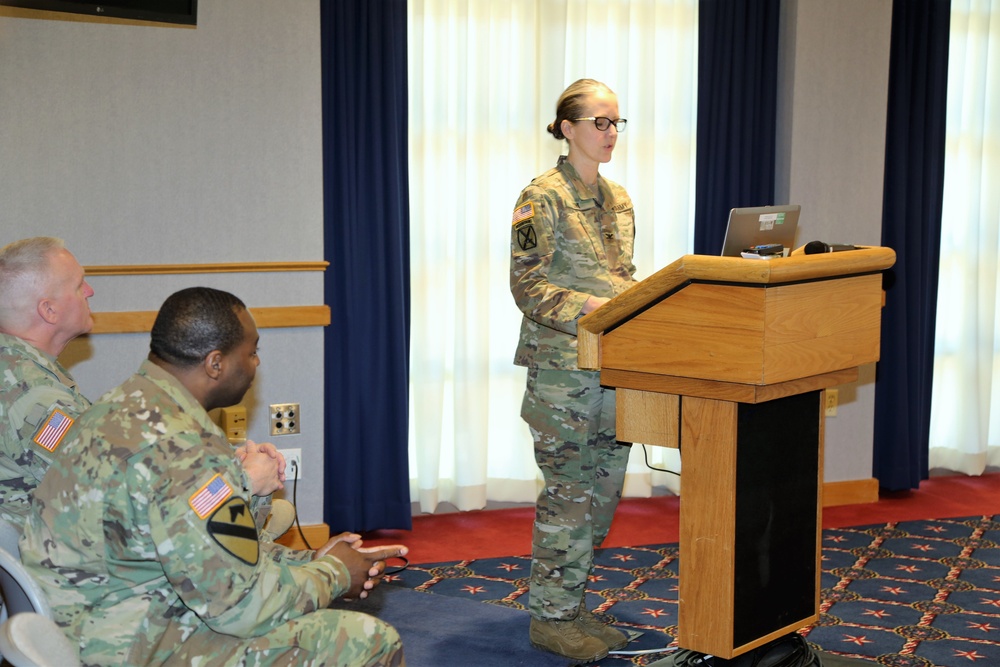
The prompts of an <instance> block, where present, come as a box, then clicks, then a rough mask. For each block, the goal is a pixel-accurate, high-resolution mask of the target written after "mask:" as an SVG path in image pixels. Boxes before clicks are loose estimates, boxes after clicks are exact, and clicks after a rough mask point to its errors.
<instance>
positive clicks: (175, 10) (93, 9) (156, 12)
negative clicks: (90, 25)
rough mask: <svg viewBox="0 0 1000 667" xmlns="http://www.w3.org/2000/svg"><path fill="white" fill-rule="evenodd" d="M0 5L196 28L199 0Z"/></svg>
mask: <svg viewBox="0 0 1000 667" xmlns="http://www.w3.org/2000/svg"><path fill="white" fill-rule="evenodd" d="M0 5H6V6H8V7H21V8H23V9H38V10H41V11H47V12H65V13H70V14H86V15H89V16H98V17H107V18H120V19H135V20H139V21H156V22H158V23H177V24H181V25H196V24H197V20H198V0H107V2H94V1H93V0H90V1H85V0H0Z"/></svg>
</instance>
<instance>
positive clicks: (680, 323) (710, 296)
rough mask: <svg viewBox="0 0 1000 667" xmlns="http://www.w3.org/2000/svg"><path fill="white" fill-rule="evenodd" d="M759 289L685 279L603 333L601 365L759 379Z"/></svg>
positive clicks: (761, 318) (761, 307) (761, 348)
mask: <svg viewBox="0 0 1000 667" xmlns="http://www.w3.org/2000/svg"><path fill="white" fill-rule="evenodd" d="M764 306H765V291H764V290H763V289H760V288H756V287H734V286H731V285H709V284H691V285H687V286H686V287H684V288H683V289H681V290H680V291H678V292H675V293H674V294H673V295H672V296H670V297H669V298H668V299H666V300H664V301H661V302H660V303H658V304H656V305H655V306H653V307H651V308H649V309H648V310H646V311H645V312H642V313H640V314H638V315H636V316H635V317H634V318H632V319H631V320H630V321H628V322H627V323H625V324H624V325H622V326H620V327H618V328H617V329H615V330H613V331H611V332H609V333H605V334H604V337H603V340H602V341H601V347H602V349H601V366H602V368H616V369H622V370H633V371H640V370H641V371H645V372H648V373H664V374H669V375H683V376H686V377H692V378H702V379H708V380H722V379H724V380H727V381H730V382H746V383H760V382H761V381H762V374H761V371H762V368H763V363H764V359H763V351H764V340H763V339H764V315H765V311H764Z"/></svg>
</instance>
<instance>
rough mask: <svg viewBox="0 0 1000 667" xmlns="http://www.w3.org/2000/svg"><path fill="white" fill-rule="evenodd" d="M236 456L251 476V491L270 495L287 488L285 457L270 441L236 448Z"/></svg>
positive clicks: (252, 442) (259, 494)
mask: <svg viewBox="0 0 1000 667" xmlns="http://www.w3.org/2000/svg"><path fill="white" fill-rule="evenodd" d="M236 458H237V459H239V460H240V463H242V464H243V470H244V471H245V472H246V473H247V477H249V478H250V493H252V494H253V495H255V496H269V495H271V494H272V493H274V492H275V491H279V490H281V489H283V488H285V485H284V481H285V457H284V456H282V455H281V452H279V451H278V450H277V449H275V447H274V445H272V444H271V443H269V442H262V443H259V444H258V443H256V442H254V441H253V440H247V444H245V445H240V446H239V447H237V448H236Z"/></svg>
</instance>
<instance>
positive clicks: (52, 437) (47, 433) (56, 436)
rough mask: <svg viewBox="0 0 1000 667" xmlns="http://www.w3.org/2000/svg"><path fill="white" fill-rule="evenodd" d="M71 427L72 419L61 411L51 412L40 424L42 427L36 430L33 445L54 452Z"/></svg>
mask: <svg viewBox="0 0 1000 667" xmlns="http://www.w3.org/2000/svg"><path fill="white" fill-rule="evenodd" d="M72 425H73V418H72V417H70V416H69V415H68V414H66V413H65V412H63V411H62V410H59V409H56V410H53V411H52V414H50V415H49V418H48V419H46V420H45V423H44V424H42V427H41V428H40V429H38V433H37V434H35V438H34V441H35V444H36V445H38V446H39V447H41V448H43V449H46V450H48V451H50V452H54V451H55V450H56V447H58V446H59V443H61V442H62V439H63V438H64V437H65V436H66V431H68V430H69V427H70V426H72Z"/></svg>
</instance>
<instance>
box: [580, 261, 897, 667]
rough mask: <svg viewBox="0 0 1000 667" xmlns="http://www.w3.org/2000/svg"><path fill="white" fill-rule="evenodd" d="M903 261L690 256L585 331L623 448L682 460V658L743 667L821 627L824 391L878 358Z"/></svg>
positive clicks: (584, 350)
mask: <svg viewBox="0 0 1000 667" xmlns="http://www.w3.org/2000/svg"><path fill="white" fill-rule="evenodd" d="M895 257H896V255H895V253H894V252H893V251H892V250H891V249H889V248H881V247H864V248H859V249H857V250H851V251H845V252H837V253H824V254H816V255H805V254H802V253H801V251H796V252H795V253H793V254H792V256H790V257H785V258H780V259H774V260H756V259H754V260H751V259H742V258H737V257H710V256H703V255H685V256H684V257H681V258H680V259H678V260H677V261H675V262H674V263H672V264H670V265H669V266H667V267H665V268H664V269H662V270H660V271H659V272H657V273H656V274H655V275H653V276H650V277H649V278H647V279H646V280H643V281H642V282H640V283H638V284H637V285H636V286H635V287H633V288H632V289H630V290H629V291H628V292H626V293H624V294H621V295H620V296H618V297H616V298H615V299H613V300H611V301H610V302H608V303H607V304H605V305H604V306H602V307H601V308H600V309H598V310H596V311H594V312H592V313H590V314H589V315H587V316H585V317H583V318H581V319H580V320H579V322H578V344H579V349H578V356H579V365H580V367H581V368H585V369H593V370H600V372H601V384H603V385H605V386H608V387H613V388H615V389H616V390H617V393H616V397H617V398H616V401H617V406H618V413H617V414H618V416H617V429H618V439H619V440H622V441H626V442H638V443H645V444H648V445H659V446H664V447H674V448H679V449H680V452H681V461H682V464H683V473H682V477H681V490H682V491H681V510H680V594H679V612H678V615H679V619H678V631H679V636H678V643H679V644H680V646H681V647H682V648H686V649H691V650H695V651H700V652H702V653H709V654H712V655H715V656H718V657H720V658H726V659H729V658H733V657H735V656H738V655H740V654H742V653H745V652H747V651H749V650H751V649H753V648H755V647H757V646H760V645H762V644H764V643H766V642H768V641H770V640H772V639H775V638H777V637H780V636H783V635H786V634H789V633H790V632H794V631H795V630H797V629H799V628H801V627H803V626H806V625H809V624H811V623H813V622H815V621H816V620H818V618H819V594H820V565H819V563H820V555H821V550H820V539H821V533H822V523H821V520H820V512H821V511H822V506H823V505H822V498H821V494H822V482H823V424H824V422H823V417H824V411H823V409H822V408H823V405H824V391H825V389H826V388H827V387H832V386H835V385H839V384H844V383H847V382H851V381H854V380H856V379H857V377H858V366H861V365H863V364H868V363H872V362H875V361H877V360H878V358H879V330H880V324H881V309H882V305H883V298H884V296H883V291H882V272H883V271H884V270H885V269H888V268H889V267H891V266H892V265H893V263H894V262H895Z"/></svg>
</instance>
